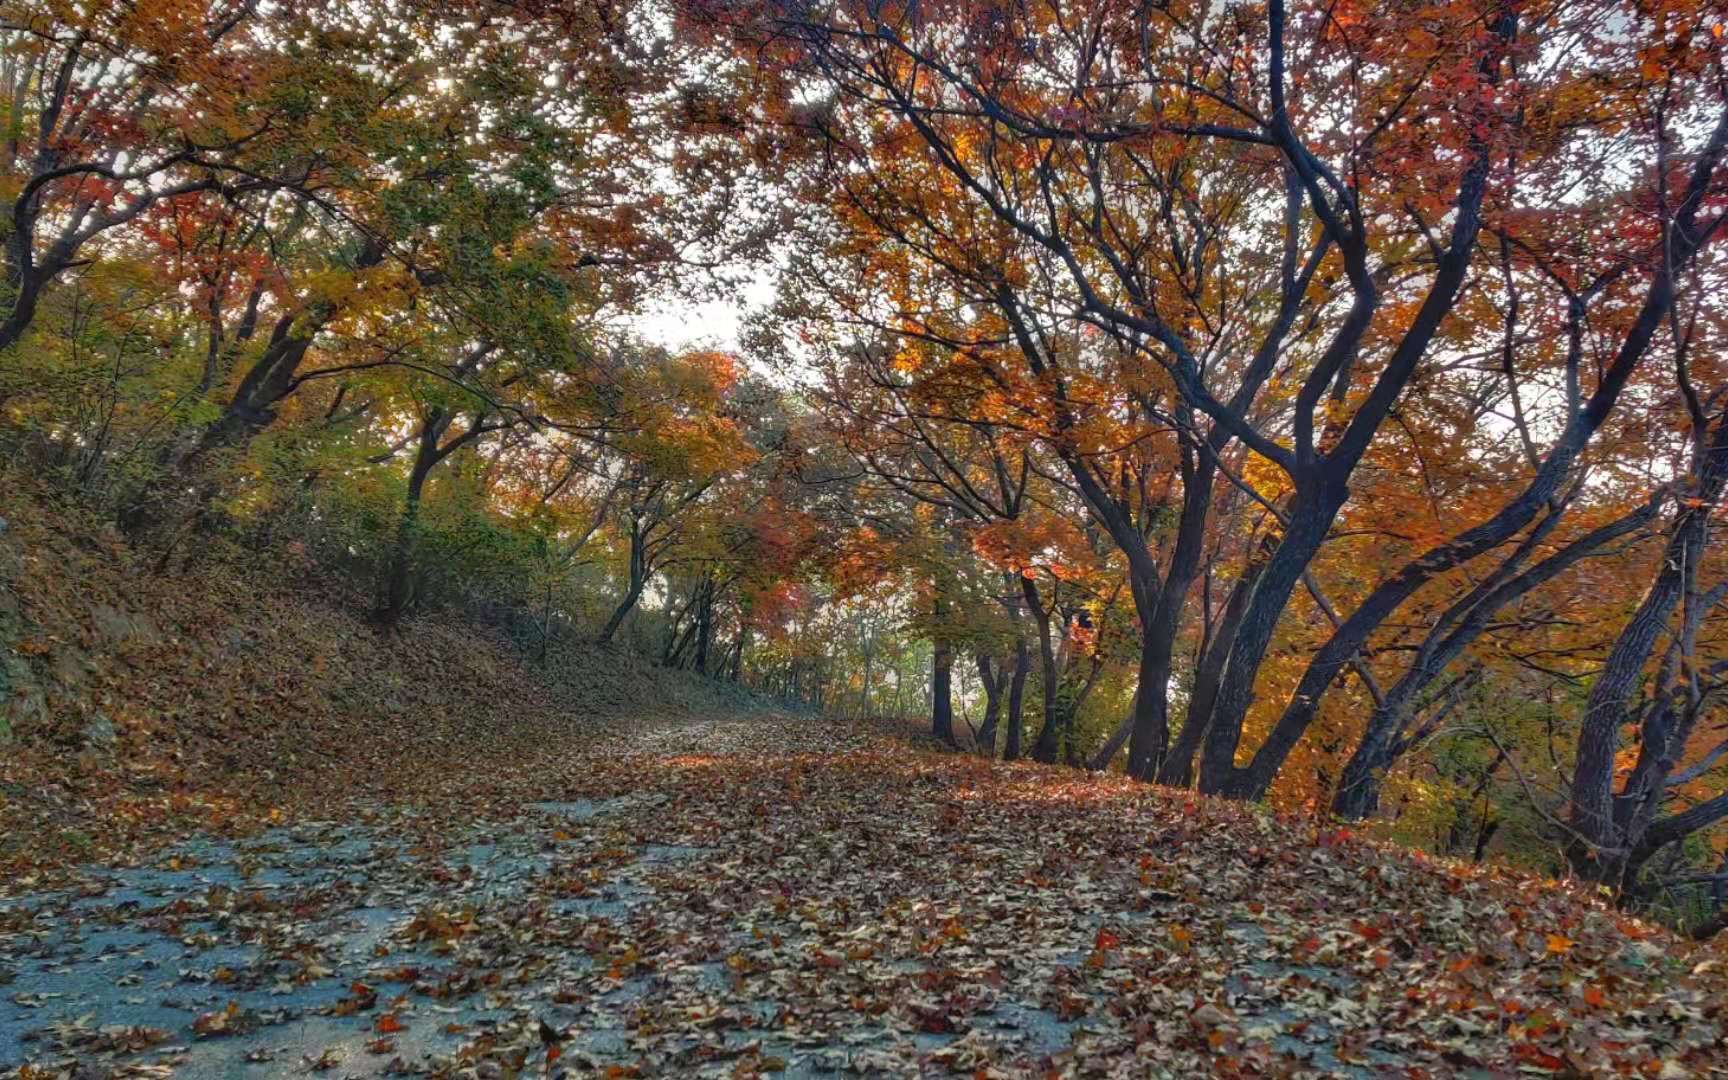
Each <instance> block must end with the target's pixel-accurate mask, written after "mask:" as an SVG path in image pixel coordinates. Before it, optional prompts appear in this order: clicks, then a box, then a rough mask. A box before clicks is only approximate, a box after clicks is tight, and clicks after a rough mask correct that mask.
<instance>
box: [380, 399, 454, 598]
mask: <svg viewBox="0 0 1728 1080" xmlns="http://www.w3.org/2000/svg"><path fill="white" fill-rule="evenodd" d="M450 420H451V418H450V417H449V416H447V415H445V413H444V411H443V410H442V409H439V408H434V409H433V410H432V411H431V413H429V414H428V415H427V416H426V418H425V419H424V420H422V421H421V424H420V439H419V448H418V449H417V450H416V452H415V454H414V465H413V467H412V468H411V469H410V470H409V472H408V498H407V501H406V502H405V503H404V504H403V507H402V520H401V521H400V522H399V523H398V524H397V527H396V543H395V546H394V547H393V548H392V549H391V552H390V564H389V568H388V569H387V570H386V571H385V575H384V597H383V603H382V604H381V605H380V606H379V609H378V622H379V623H380V624H381V625H382V626H383V627H384V628H385V629H387V630H394V629H396V627H397V626H398V625H399V624H400V623H401V621H402V614H403V612H404V611H406V610H407V608H408V598H409V595H410V593H411V591H412V590H411V588H410V585H411V581H412V573H413V568H414V557H415V553H416V549H417V547H418V546H419V533H420V500H421V496H422V495H424V494H425V491H426V478H427V477H428V476H430V475H432V469H433V467H434V466H436V465H437V464H438V462H440V461H442V460H443V459H444V456H445V455H444V454H441V453H440V452H439V448H438V440H439V439H440V438H442V437H443V435H444V432H445V430H446V429H447V428H448V427H449V426H450Z"/></svg>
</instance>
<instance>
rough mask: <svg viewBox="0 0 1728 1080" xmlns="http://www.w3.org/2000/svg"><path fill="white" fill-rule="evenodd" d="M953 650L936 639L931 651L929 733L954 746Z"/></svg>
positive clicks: (945, 643)
mask: <svg viewBox="0 0 1728 1080" xmlns="http://www.w3.org/2000/svg"><path fill="white" fill-rule="evenodd" d="M953 674H954V650H953V647H952V646H950V645H949V644H948V643H947V642H946V641H943V640H941V639H938V640H937V641H936V644H935V647H934V648H933V649H932V650H931V662H930V733H931V734H932V735H934V736H936V737H937V738H938V739H941V740H942V741H943V742H945V743H948V744H949V745H950V746H952V745H953V744H954V694H953V686H952V681H953Z"/></svg>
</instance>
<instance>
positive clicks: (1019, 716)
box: [1002, 635, 1032, 761]
mask: <svg viewBox="0 0 1728 1080" xmlns="http://www.w3.org/2000/svg"><path fill="white" fill-rule="evenodd" d="M1031 670H1032V656H1031V653H1030V652H1029V651H1028V649H1027V648H1026V638H1025V636H1024V635H1016V636H1015V638H1014V674H1013V675H1012V676H1010V677H1009V680H1008V714H1007V716H1006V717H1005V718H1004V720H1005V722H1006V723H1007V725H1008V735H1007V737H1006V738H1005V739H1004V740H1003V743H1002V760H1003V761H1019V760H1020V756H1021V754H1022V752H1023V751H1022V748H1021V741H1022V740H1023V739H1024V738H1025V731H1026V722H1025V719H1024V707H1025V701H1026V676H1027V675H1028V674H1030V672H1031Z"/></svg>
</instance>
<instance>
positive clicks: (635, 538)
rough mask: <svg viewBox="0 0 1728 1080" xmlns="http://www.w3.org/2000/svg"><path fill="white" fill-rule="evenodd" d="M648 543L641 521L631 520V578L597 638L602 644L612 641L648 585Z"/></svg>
mask: <svg viewBox="0 0 1728 1080" xmlns="http://www.w3.org/2000/svg"><path fill="white" fill-rule="evenodd" d="M646 545H647V537H646V536H645V535H644V534H643V532H642V525H641V523H640V522H638V521H634V520H633V521H631V523H630V570H629V580H628V584H627V585H626V586H625V589H624V598H623V599H622V600H620V601H618V606H617V607H616V608H613V609H612V616H611V618H609V619H607V620H606V625H605V626H604V627H602V628H601V630H600V637H599V638H598V639H597V640H598V641H599V643H600V644H602V645H608V644H610V643H611V641H612V637H613V635H615V634H617V633H618V628H619V627H620V626H622V625H624V619H625V617H626V616H628V615H629V614H630V613H631V612H632V611H634V610H636V602H637V601H638V600H640V599H642V590H643V589H644V588H646V587H647V585H648V567H647V551H646Z"/></svg>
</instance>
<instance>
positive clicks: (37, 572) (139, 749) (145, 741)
mask: <svg viewBox="0 0 1728 1080" xmlns="http://www.w3.org/2000/svg"><path fill="white" fill-rule="evenodd" d="M0 520H3V521H4V522H5V527H4V528H3V529H0V703H3V707H0V746H3V748H4V749H3V751H0V869H3V870H5V871H7V872H9V873H12V874H18V873H28V872H29V871H30V869H31V868H32V867H34V866H38V865H43V866H54V865H58V864H60V863H64V862H67V861H76V860H79V859H83V858H86V857H88V856H90V855H93V854H98V853H109V854H112V853H115V852H117V851H120V850H122V849H125V848H127V847H129V846H131V845H133V844H134V843H138V842H141V841H142V842H149V841H150V839H151V835H152V833H154V832H156V831H158V830H166V831H167V832H169V833H172V832H174V831H175V830H178V829H183V828H185V827H187V826H189V825H211V824H215V825H222V824H224V823H225V822H227V820H228V819H230V818H234V819H236V821H235V824H237V825H238V824H242V823H244V822H245V821H251V820H256V819H260V818H267V817H269V816H270V815H271V814H272V812H273V811H279V810H281V809H282V807H283V804H285V803H288V802H298V803H307V802H309V801H328V802H330V803H332V804H335V803H340V802H341V801H342V800H343V799H346V798H348V797H351V796H358V795H363V796H366V797H374V798H397V797H403V798H407V797H412V796H413V793H414V792H415V791H416V790H417V789H418V787H417V783H416V777H417V775H418V774H420V773H421V772H423V771H424V770H427V769H432V768H441V767H442V768H450V767H456V766H458V765H460V763H462V762H463V761H464V760H465V758H466V755H467V754H469V753H470V752H471V751H472V749H473V747H475V746H476V745H481V744H487V745H494V746H498V747H500V748H501V749H504V748H508V747H509V746H513V745H514V746H531V745H534V744H535V743H537V742H539V741H543V740H544V739H546V738H556V739H558V740H559V741H561V742H569V741H571V740H572V739H575V740H580V739H582V738H584V737H586V736H589V735H593V736H596V737H598V736H603V735H605V734H607V733H609V732H611V731H612V730H613V729H614V728H616V727H617V726H618V725H619V724H620V723H622V722H625V721H626V720H627V722H628V723H629V724H632V725H635V724H643V723H653V722H656V721H657V720H664V719H667V718H673V717H678V716H682V715H685V714H688V713H691V712H696V711H706V712H711V711H714V710H717V709H725V710H729V711H738V710H741V709H743V710H748V709H752V708H756V707H759V706H758V703H757V702H756V701H755V700H754V699H753V698H752V697H751V696H750V695H749V694H748V693H747V692H745V691H743V690H742V689H740V688H738V687H736V686H731V685H728V684H723V683H719V682H715V681H711V680H707V679H703V678H700V677H697V676H695V675H693V674H690V673H687V672H679V671H668V670H666V669H663V668H659V667H656V666H654V665H651V664H648V663H645V662H644V661H642V660H641V659H640V658H639V657H637V656H635V655H633V654H631V653H629V652H627V651H624V650H596V649H594V648H592V647H589V646H586V645H581V644H577V643H571V644H570V645H568V646H564V647H560V648H557V649H555V650H554V651H553V653H552V655H551V657H550V658H549V660H548V663H547V666H546V667H545V668H544V669H543V668H541V667H539V666H537V665H536V664H534V663H532V662H530V660H529V658H527V657H525V656H524V655H523V653H522V651H521V650H519V649H518V648H516V647H515V646H513V645H512V644H511V643H510V642H509V641H508V640H507V639H506V637H505V636H504V634H503V633H502V632H501V631H500V630H498V629H496V628H493V627H487V626H482V625H476V624H474V623H472V622H469V621H465V620H462V619H424V620H419V621H414V622H411V623H410V624H409V625H408V626H406V627H405V628H404V630H403V632H402V633H400V634H399V635H395V636H385V635H381V634H380V633H379V632H378V631H377V630H376V629H375V628H373V627H372V626H371V625H369V624H368V622H367V621H366V619H365V618H364V617H363V613H364V611H365V610H366V606H367V598H366V597H364V596H357V595H343V594H335V593H332V592H330V591H329V589H328V586H320V585H317V584H314V575H313V574H312V572H311V570H312V568H311V567H309V566H298V565H295V564H294V562H293V561H292V559H290V560H289V561H288V562H286V563H281V562H273V561H264V562H254V563H253V564H251V565H247V566H244V568H242V564H241V562H240V560H239V559H237V558H236V557H235V555H234V554H233V553H227V554H225V555H222V556H218V557H208V558H202V559H199V560H195V561H194V563H193V568H192V570H191V571H190V572H187V571H184V570H178V571H175V572H164V571H162V570H161V569H160V568H159V567H157V566H156V565H155V564H156V562H157V561H158V560H157V559H156V557H155V556H154V554H153V553H150V552H141V551H139V550H137V549H135V548H133V547H131V546H130V545H128V544H127V543H125V542H124V541H123V540H122V539H121V538H120V537H118V536H117V535H115V534H114V533H113V532H112V531H111V530H109V529H108V528H106V527H105V526H104V525H103V524H102V523H101V522H99V521H96V520H94V519H92V518H91V517H90V516H89V515H88V514H86V513H85V512H83V511H81V510H79V509H78V508H76V507H68V506H66V505H64V504H59V503H55V502H53V501H50V500H47V499H42V498H34V497H31V496H30V494H29V493H28V492H24V491H18V490H16V489H15V490H13V491H12V492H11V493H10V494H9V495H8V496H7V498H6V499H5V500H4V501H3V503H0ZM278 816H280V815H279V814H278Z"/></svg>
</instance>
